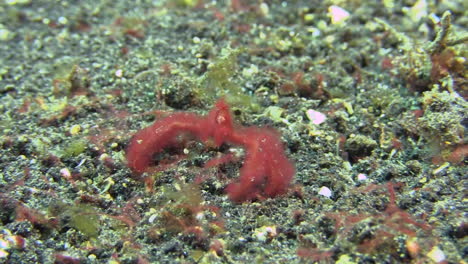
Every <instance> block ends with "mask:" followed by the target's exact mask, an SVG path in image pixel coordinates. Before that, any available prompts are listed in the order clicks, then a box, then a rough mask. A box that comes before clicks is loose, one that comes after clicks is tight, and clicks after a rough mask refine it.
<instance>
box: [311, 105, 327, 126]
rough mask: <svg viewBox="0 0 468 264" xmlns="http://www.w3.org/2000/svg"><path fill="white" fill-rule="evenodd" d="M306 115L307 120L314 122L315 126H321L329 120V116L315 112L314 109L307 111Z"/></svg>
mask: <svg viewBox="0 0 468 264" xmlns="http://www.w3.org/2000/svg"><path fill="white" fill-rule="evenodd" d="M306 115H307V118H309V120H310V121H312V123H313V124H314V125H320V124H322V123H323V122H325V120H327V116H326V115H325V114H323V113H320V112H318V111H315V110H313V109H309V110H307V111H306Z"/></svg>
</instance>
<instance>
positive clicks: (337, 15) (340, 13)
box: [328, 5, 350, 24]
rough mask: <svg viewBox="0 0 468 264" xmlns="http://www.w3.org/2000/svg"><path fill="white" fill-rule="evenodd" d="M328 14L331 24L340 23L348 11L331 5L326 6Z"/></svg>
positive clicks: (345, 17) (347, 14)
mask: <svg viewBox="0 0 468 264" xmlns="http://www.w3.org/2000/svg"><path fill="white" fill-rule="evenodd" d="M328 15H329V16H330V18H331V23H332V24H340V23H342V22H343V21H345V20H346V19H348V17H349V16H350V14H349V12H348V11H346V10H345V9H344V8H341V7H339V6H336V5H332V6H330V7H329V8H328Z"/></svg>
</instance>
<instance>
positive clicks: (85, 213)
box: [68, 205, 99, 237]
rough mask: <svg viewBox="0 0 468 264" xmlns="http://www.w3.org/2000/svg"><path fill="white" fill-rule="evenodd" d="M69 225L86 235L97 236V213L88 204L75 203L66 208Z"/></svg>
mask: <svg viewBox="0 0 468 264" xmlns="http://www.w3.org/2000/svg"><path fill="white" fill-rule="evenodd" d="M68 213H69V214H70V226H72V227H73V228H75V229H76V230H78V231H80V232H81V233H83V234H84V235H85V236H87V237H97V235H98V233H99V215H98V213H97V212H96V211H95V209H94V208H92V207H91V206H89V205H76V206H74V207H71V208H70V209H69V210H68Z"/></svg>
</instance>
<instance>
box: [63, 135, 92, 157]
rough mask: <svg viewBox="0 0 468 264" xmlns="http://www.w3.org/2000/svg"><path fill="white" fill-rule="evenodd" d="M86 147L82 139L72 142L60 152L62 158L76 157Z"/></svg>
mask: <svg viewBox="0 0 468 264" xmlns="http://www.w3.org/2000/svg"><path fill="white" fill-rule="evenodd" d="M86 145H87V143H86V141H84V140H82V139H77V140H74V141H72V142H71V143H70V144H69V145H68V146H67V147H66V148H65V149H64V150H63V151H62V156H63V157H67V158H68V157H76V156H78V155H80V154H81V153H83V152H84V151H85V149H86Z"/></svg>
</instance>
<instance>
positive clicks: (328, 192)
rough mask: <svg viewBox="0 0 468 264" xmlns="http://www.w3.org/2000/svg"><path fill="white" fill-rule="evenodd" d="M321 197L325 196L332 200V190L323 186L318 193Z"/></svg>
mask: <svg viewBox="0 0 468 264" xmlns="http://www.w3.org/2000/svg"><path fill="white" fill-rule="evenodd" d="M318 194H319V195H322V196H325V197H327V198H330V197H331V196H332V191H331V190H330V188H328V187H325V186H322V187H321V188H320V190H319V192H318Z"/></svg>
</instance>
